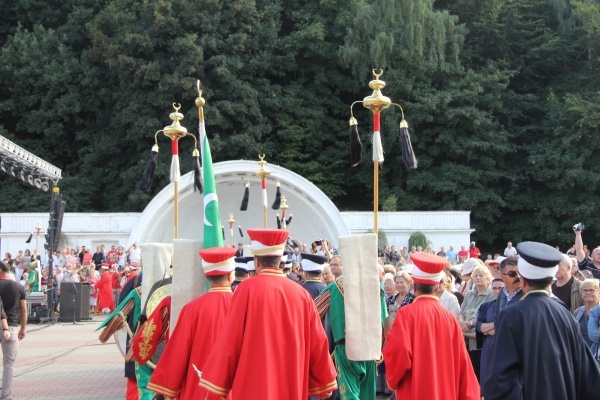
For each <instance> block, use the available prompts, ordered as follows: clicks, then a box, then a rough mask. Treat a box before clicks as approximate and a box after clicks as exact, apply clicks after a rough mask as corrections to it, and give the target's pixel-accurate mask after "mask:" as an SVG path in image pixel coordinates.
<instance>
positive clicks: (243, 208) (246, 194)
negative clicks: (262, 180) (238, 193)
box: [240, 182, 250, 211]
mask: <svg viewBox="0 0 600 400" xmlns="http://www.w3.org/2000/svg"><path fill="white" fill-rule="evenodd" d="M249 199H250V182H248V183H246V189H245V190H244V198H243V199H242V205H241V207H240V211H246V210H247V209H248V200H249Z"/></svg>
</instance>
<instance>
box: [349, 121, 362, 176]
mask: <svg viewBox="0 0 600 400" xmlns="http://www.w3.org/2000/svg"><path fill="white" fill-rule="evenodd" d="M361 159H362V143H361V141H360V135H359V134H358V122H356V118H354V117H352V118H350V165H352V166H353V167H355V166H357V165H358V164H360V161H361Z"/></svg>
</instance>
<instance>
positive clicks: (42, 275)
mask: <svg viewBox="0 0 600 400" xmlns="http://www.w3.org/2000/svg"><path fill="white" fill-rule="evenodd" d="M48 258H49V257H48ZM4 261H5V262H6V263H7V264H8V265H9V267H10V268H11V273H10V277H11V279H13V280H15V281H16V282H18V283H20V284H21V285H22V286H23V287H24V289H25V292H26V294H27V296H29V294H31V293H35V292H44V293H45V292H46V291H47V290H50V291H52V292H53V294H54V296H53V298H54V304H53V308H54V311H55V312H59V307H60V289H61V285H62V284H63V283H70V282H81V283H83V282H87V283H89V284H90V312H91V313H97V314H99V313H101V312H102V311H103V310H101V309H98V308H97V304H98V293H99V289H100V288H99V287H98V284H99V282H100V276H101V274H102V273H104V272H107V273H109V274H110V275H111V280H110V282H111V290H112V293H113V299H114V302H115V304H118V298H119V294H120V289H121V287H122V286H124V285H125V283H126V282H127V280H129V279H131V278H132V277H133V276H134V275H135V274H136V273H137V269H138V268H139V266H140V261H141V254H140V248H139V246H138V244H137V243H134V244H133V245H131V246H130V247H129V248H127V249H126V248H125V247H124V246H117V245H112V246H111V247H110V249H109V250H108V251H107V250H106V247H105V246H104V245H100V246H97V247H96V251H95V252H94V253H92V250H91V249H90V248H89V247H87V246H84V245H83V246H77V247H75V248H71V247H70V246H66V247H65V248H64V249H63V250H61V251H56V252H55V253H54V254H53V255H52V260H51V261H52V262H51V263H50V260H48V262H47V263H46V265H43V263H42V258H41V257H40V256H39V255H37V253H36V252H35V251H34V255H33V256H32V255H31V252H30V250H29V249H25V250H20V251H19V252H18V254H17V256H16V257H14V258H13V256H12V254H11V253H6V254H5V257H4ZM50 264H51V265H52V282H51V283H50V282H49V279H48V278H49V274H50ZM104 312H106V310H104Z"/></svg>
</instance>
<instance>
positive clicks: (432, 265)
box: [410, 253, 448, 285]
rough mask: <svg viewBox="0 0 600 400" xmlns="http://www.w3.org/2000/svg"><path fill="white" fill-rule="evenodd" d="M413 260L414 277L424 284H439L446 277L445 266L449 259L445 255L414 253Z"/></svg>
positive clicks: (417, 281) (416, 280)
mask: <svg viewBox="0 0 600 400" xmlns="http://www.w3.org/2000/svg"><path fill="white" fill-rule="evenodd" d="M410 259H411V260H412V262H413V264H414V265H413V267H412V272H411V275H412V278H413V280H414V281H415V282H416V283H421V284H423V285H438V284H439V283H440V281H441V280H442V278H443V277H444V268H446V267H447V266H448V260H447V259H445V258H444V257H440V256H436V255H435V254H429V253H414V254H411V255H410Z"/></svg>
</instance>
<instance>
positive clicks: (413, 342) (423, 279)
mask: <svg viewBox="0 0 600 400" xmlns="http://www.w3.org/2000/svg"><path fill="white" fill-rule="evenodd" d="M410 258H411V260H412V261H413V263H414V266H413V268H412V277H413V280H414V284H415V289H414V290H415V296H417V297H416V299H415V301H414V302H413V303H412V304H409V305H407V306H405V307H402V308H401V309H399V310H398V314H397V315H396V319H395V321H394V324H393V325H392V329H391V330H390V332H389V333H388V335H387V339H386V345H385V347H384V348H383V358H384V360H385V366H386V378H387V382H388V386H389V387H390V388H391V389H393V390H395V391H396V398H398V399H407V400H409V399H428V400H447V399H457V400H479V399H480V397H479V383H478V382H477V378H476V376H475V372H474V371H473V366H472V365H471V361H470V360H469V355H468V353H467V349H466V347H465V342H464V339H463V335H462V330H461V328H460V326H459V325H458V322H457V321H456V318H455V317H454V316H453V315H452V314H451V313H450V312H449V311H448V310H446V309H445V308H444V307H442V305H441V304H440V300H439V299H438V298H437V297H436V296H435V289H436V288H437V286H438V285H439V284H440V282H441V281H442V279H443V276H444V272H443V269H444V268H445V267H446V266H447V265H448V260H446V259H445V258H443V257H440V256H437V255H434V254H428V253H414V254H411V256H410Z"/></svg>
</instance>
